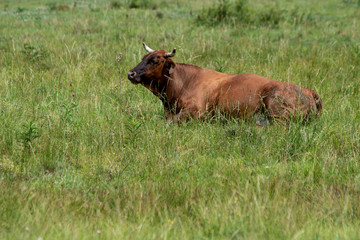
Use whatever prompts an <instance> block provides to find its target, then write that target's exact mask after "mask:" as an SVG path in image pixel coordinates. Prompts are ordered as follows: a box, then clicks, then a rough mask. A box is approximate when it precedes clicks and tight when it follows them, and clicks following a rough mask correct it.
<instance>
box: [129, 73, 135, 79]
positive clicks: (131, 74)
mask: <svg viewBox="0 0 360 240" xmlns="http://www.w3.org/2000/svg"><path fill="white" fill-rule="evenodd" d="M135 75H136V72H133V71H131V72H128V78H129V79H134V77H135Z"/></svg>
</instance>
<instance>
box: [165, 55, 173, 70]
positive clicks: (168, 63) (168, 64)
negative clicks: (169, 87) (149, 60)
mask: <svg viewBox="0 0 360 240" xmlns="http://www.w3.org/2000/svg"><path fill="white" fill-rule="evenodd" d="M174 68H175V63H174V61H173V60H171V59H170V58H168V59H167V60H166V63H165V69H166V71H168V72H169V74H172V73H173V72H174Z"/></svg>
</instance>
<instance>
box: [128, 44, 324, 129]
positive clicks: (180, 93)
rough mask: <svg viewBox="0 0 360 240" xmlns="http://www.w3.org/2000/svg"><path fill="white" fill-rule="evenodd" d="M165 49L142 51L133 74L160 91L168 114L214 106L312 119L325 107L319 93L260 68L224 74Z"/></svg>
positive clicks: (193, 113)
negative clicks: (257, 71) (271, 76)
mask: <svg viewBox="0 0 360 240" xmlns="http://www.w3.org/2000/svg"><path fill="white" fill-rule="evenodd" d="M165 54H166V52H165V51H164V50H158V51H154V52H152V53H149V54H147V55H145V56H144V57H143V60H142V62H140V63H139V64H138V65H137V66H136V67H135V68H134V69H132V70H131V71H130V72H129V73H128V74H129V79H130V80H131V81H132V82H133V83H134V84H138V83H140V84H142V85H143V86H145V87H146V88H148V89H149V90H150V91H151V92H153V93H154V94H155V95H156V96H158V97H159V98H160V99H161V100H162V102H163V104H164V109H165V113H166V117H167V119H169V120H173V121H180V120H183V119H188V118H189V117H192V118H202V117H204V116H206V115H208V114H209V113H211V112H213V110H215V109H218V110H220V111H221V112H222V113H224V114H227V115H231V116H234V117H249V116H251V115H253V114H254V113H256V112H258V111H261V110H262V111H265V112H266V113H267V114H268V116H269V117H270V118H272V119H277V120H279V121H281V122H282V121H287V120H290V119H292V118H293V117H297V118H302V119H308V118H309V117H311V116H312V115H317V114H319V113H320V112H321V109H322V103H321V99H320V97H319V95H318V94H317V93H315V92H314V91H312V90H309V89H306V88H301V87H299V86H297V85H295V84H293V83H284V82H278V81H275V80H272V79H269V78H265V77H261V76H259V75H256V74H240V75H233V74H226V73H220V72H216V71H213V70H210V69H204V68H201V67H198V66H194V65H188V64H183V63H175V62H173V61H172V60H171V59H170V58H168V57H166V55H165Z"/></svg>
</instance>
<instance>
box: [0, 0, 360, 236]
mask: <svg viewBox="0 0 360 240" xmlns="http://www.w3.org/2000/svg"><path fill="white" fill-rule="evenodd" d="M49 3H50V2H49ZM126 3H127V2H126ZM154 3H158V2H155V1H154ZM159 3H160V4H159V5H158V7H159V8H158V9H156V10H155V11H154V9H152V8H151V7H150V9H149V8H146V7H145V8H143V7H140V8H130V7H129V6H125V5H124V6H119V7H114V6H113V5H110V4H109V2H107V1H96V2H91V3H90V4H89V3H88V2H83V1H78V2H77V5H76V7H73V2H72V1H66V2H64V3H62V4H66V5H68V6H69V9H67V10H56V11H54V10H51V9H50V8H49V7H47V6H49V5H48V2H45V3H41V4H44V5H40V3H39V4H38V3H35V2H31V1H29V2H25V1H23V2H22V3H21V4H19V3H18V2H16V3H15V2H14V3H13V2H7V3H6V4H7V5H6V6H5V3H0V10H1V12H0V79H1V80H0V189H1V194H0V204H1V210H0V239H38V238H40V237H41V238H42V239H134V238H135V239H159V238H160V239H165V238H167V239H170V238H171V239H208V238H215V239H259V238H266V239H332V238H340V239H358V238H359V235H360V231H359V228H358V226H359V223H360V221H359V217H360V204H359V193H360V171H359V151H360V134H359V130H360V127H359V121H360V113H359V109H360V104H359V101H358V96H359V89H360V86H359V76H360V70H359V67H358V66H359V59H360V58H359V52H360V48H359V44H358V39H359V37H360V36H359V35H360V33H359V30H358V29H360V28H359V19H358V18H357V17H356V16H357V11H358V9H357V7H356V6H355V5H354V4H349V3H347V2H344V1H335V0H331V1H327V2H323V1H322V2H318V3H314V2H312V1H302V2H298V3H296V4H295V3H292V2H288V1H280V2H278V3H277V4H278V5H273V6H270V8H268V7H267V6H269V5H264V1H261V0H259V1H251V2H250V1H249V2H247V3H246V5H244V6H246V7H245V9H252V10H251V11H252V13H255V15H251V16H250V18H251V19H255V17H256V18H259V16H267V14H268V15H270V16H277V14H274V13H272V12H271V11H276V12H280V13H281V16H280V18H279V19H280V20H279V21H278V22H276V24H273V23H271V21H272V20H261V21H264V22H265V23H266V24H260V23H259V22H257V21H255V20H251V19H250V20H249V21H246V22H245V21H238V18H237V15H231V14H233V13H234V12H233V9H234V8H233V6H235V5H234V4H237V2H230V1H229V2H226V1H223V2H220V3H219V2H218V1H203V2H194V1H186V2H182V1H174V2H172V1H171V2H170V1H164V4H161V3H162V2H160V1H159ZM219 4H230V5H229V7H228V8H227V10H226V11H230V13H228V12H227V13H226V14H225V15H224V16H223V17H224V19H225V20H221V22H220V24H217V22H216V23H215V22H212V23H211V24H208V23H207V22H208V21H213V20H207V19H209V18H211V17H213V16H214V15H212V12H215V13H216V14H218V13H219V12H217V10H216V9H218V6H219ZM266 4H269V3H268V2H266ZM270 4H271V3H270ZM58 5H60V4H59V3H56V6H58ZM354 6H355V7H354ZM18 7H21V8H24V10H23V11H18ZM190 7H191V8H190ZM159 9H160V10H161V14H162V17H159V16H160V15H159V11H160V10H159ZM190 9H191V10H190ZM208 9H210V10H209V11H208ZM213 9H215V10H213ZM269 9H274V10H269ZM229 14H230V15H229ZM234 14H235V13H234ZM262 14H265V15H262ZM198 16H203V19H205V20H204V22H203V21H202V20H198V19H199V17H198ZM200 18H202V17H200ZM228 19H230V20H228ZM234 19H235V20H236V21H235V20H234ZM264 19H274V18H273V17H270V18H266V17H264ZM218 21H220V19H218ZM259 21H260V20H259ZM268 23H269V24H268ZM143 41H145V42H146V43H147V44H148V45H149V46H150V47H151V48H154V49H159V48H161V49H165V50H171V49H173V48H174V47H176V48H177V50H178V51H177V55H176V56H175V57H174V61H176V62H185V63H189V64H195V65H199V66H202V67H206V68H211V69H216V70H219V71H222V72H228V73H245V72H253V73H257V74H260V75H263V76H266V77H269V78H273V79H277V80H280V81H285V82H287V81H289V82H294V83H296V84H298V85H301V86H303V87H308V88H311V89H314V90H316V91H317V92H318V93H319V94H320V96H321V97H322V99H323V107H324V108H323V109H324V110H323V113H322V115H321V116H320V117H319V118H318V119H316V120H314V121H312V122H310V123H308V124H302V123H299V122H292V123H290V124H289V125H288V126H287V128H283V127H282V126H277V125H272V126H271V127H268V128H258V127H257V126H256V124H255V120H254V119H248V120H241V119H240V120H239V119H231V118H230V119H229V118H225V117H224V116H218V117H216V118H215V119H212V120H205V121H196V120H192V121H189V122H186V123H182V124H178V125H177V124H171V123H168V122H167V121H166V120H165V118H164V112H163V107H162V105H161V102H160V101H159V100H158V99H157V98H156V97H154V96H153V95H152V94H151V93H150V92H149V91H148V90H146V89H145V88H143V87H141V86H135V85H132V84H131V83H130V82H129V81H128V80H127V79H126V73H127V71H128V70H129V69H131V68H133V67H134V66H135V65H136V64H137V63H138V62H139V61H140V60H141V57H142V56H143V55H144V54H145V52H144V50H143V49H142V46H141V42H143ZM119 52H121V53H122V55H123V58H122V59H121V61H120V63H117V62H116V60H115V59H116V57H117V56H118V54H119ZM118 64H119V65H118ZM119 72H120V74H119Z"/></svg>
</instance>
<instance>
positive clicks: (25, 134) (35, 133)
mask: <svg viewBox="0 0 360 240" xmlns="http://www.w3.org/2000/svg"><path fill="white" fill-rule="evenodd" d="M23 128H24V129H23V130H22V131H21V132H20V142H21V143H22V146H23V148H24V149H26V150H29V149H31V148H33V142H34V140H35V139H37V138H39V137H40V131H39V128H38V127H37V126H36V124H35V123H34V122H33V121H30V122H29V124H26V125H23Z"/></svg>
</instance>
